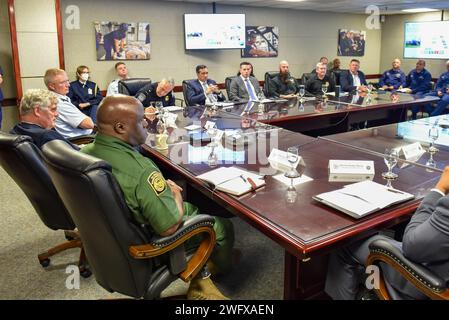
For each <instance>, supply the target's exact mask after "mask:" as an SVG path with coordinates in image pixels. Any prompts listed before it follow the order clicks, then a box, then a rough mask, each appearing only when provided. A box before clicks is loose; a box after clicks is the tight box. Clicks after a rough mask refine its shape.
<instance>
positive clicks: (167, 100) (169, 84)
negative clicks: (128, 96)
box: [135, 78, 175, 108]
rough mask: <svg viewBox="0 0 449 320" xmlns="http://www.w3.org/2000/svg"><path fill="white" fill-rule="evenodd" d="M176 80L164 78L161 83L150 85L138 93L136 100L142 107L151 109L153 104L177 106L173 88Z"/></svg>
mask: <svg viewBox="0 0 449 320" xmlns="http://www.w3.org/2000/svg"><path fill="white" fill-rule="evenodd" d="M174 87H175V80H174V79H173V78H164V79H162V80H161V81H159V82H154V83H149V84H147V85H146V86H144V87H143V88H142V89H140V90H139V91H138V92H137V93H136V96H135V97H136V98H137V100H139V101H140V102H141V103H142V105H143V106H144V107H145V108H146V107H150V106H151V104H152V103H155V102H157V101H160V102H162V106H164V107H166V106H173V105H175V96H174V95H173V88H174Z"/></svg>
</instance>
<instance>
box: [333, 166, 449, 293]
mask: <svg viewBox="0 0 449 320" xmlns="http://www.w3.org/2000/svg"><path fill="white" fill-rule="evenodd" d="M448 194H449V166H448V167H446V168H445V169H444V172H443V174H442V175H441V178H440V180H439V181H438V183H437V185H436V186H435V188H434V189H432V190H430V192H429V194H428V195H427V196H426V197H425V198H424V199H423V201H422V202H421V205H420V206H419V208H418V209H417V210H416V212H415V213H414V215H413V216H412V218H411V220H410V222H409V223H408V225H407V227H406V229H405V232H404V237H403V239H402V242H398V241H395V240H393V239H390V238H388V237H385V236H381V235H376V236H373V237H371V238H368V239H367V240H364V241H361V242H357V243H354V244H352V245H349V246H348V247H345V248H343V249H342V250H339V251H338V252H335V253H332V254H331V256H330V260H329V268H328V273H327V278H326V287H325V291H326V293H327V294H329V295H330V296H331V297H332V298H333V299H345V300H352V299H355V298H356V295H357V293H358V291H359V288H360V286H362V285H363V275H364V274H365V273H364V263H365V261H366V259H367V257H368V254H369V249H368V245H369V244H370V243H371V242H372V241H374V240H376V239H379V238H383V239H387V240H388V241H389V242H391V243H392V244H393V245H394V246H396V247H398V248H399V249H401V250H402V252H403V254H404V256H405V257H407V258H408V259H410V260H412V261H414V262H415V263H419V264H422V265H423V266H425V267H426V268H428V269H429V270H431V271H432V272H433V273H435V274H436V275H438V276H440V277H441V278H442V279H444V280H445V281H446V283H449V249H448V248H449V196H448ZM381 268H382V272H383V273H384V276H385V281H386V283H387V288H388V291H389V293H390V294H391V296H392V297H393V298H394V299H425V298H426V296H425V295H424V294H422V293H421V292H419V291H418V290H417V289H416V288H415V287H414V286H413V285H412V284H411V283H410V282H408V281H406V280H405V279H404V278H403V277H401V276H400V274H399V273H398V272H396V271H395V270H393V269H392V268H391V267H389V266H387V265H383V266H382V267H381ZM365 276H366V274H365Z"/></svg>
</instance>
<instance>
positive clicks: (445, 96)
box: [426, 60, 449, 117]
mask: <svg viewBox="0 0 449 320" xmlns="http://www.w3.org/2000/svg"><path fill="white" fill-rule="evenodd" d="M446 68H447V71H446V72H444V73H443V74H442V75H441V76H440V78H439V79H438V82H437V84H436V86H435V90H433V91H432V92H430V93H428V94H427V95H429V96H434V97H439V98H440V101H439V102H438V104H437V106H436V108H435V110H433V111H432V107H431V106H427V107H426V111H427V113H428V114H429V115H430V116H431V117H433V116H438V115H440V114H442V113H443V112H444V110H445V109H446V107H447V106H448V105H449V60H448V61H446Z"/></svg>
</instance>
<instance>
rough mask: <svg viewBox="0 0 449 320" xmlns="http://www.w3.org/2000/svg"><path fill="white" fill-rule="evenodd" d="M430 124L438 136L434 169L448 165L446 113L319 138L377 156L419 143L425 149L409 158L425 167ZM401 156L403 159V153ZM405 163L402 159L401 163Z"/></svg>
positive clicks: (448, 148) (435, 141) (448, 130)
mask: <svg viewBox="0 0 449 320" xmlns="http://www.w3.org/2000/svg"><path fill="white" fill-rule="evenodd" d="M432 127H433V128H435V129H436V130H437V132H438V137H437V138H436V139H435V140H434V143H435V146H436V147H437V148H438V152H437V153H436V154H435V155H434V156H433V158H434V160H435V163H436V168H437V169H438V170H443V169H444V167H445V166H447V165H449V115H447V114H445V115H440V116H436V117H429V118H421V119H418V120H411V121H404V122H400V123H396V124H390V125H385V126H380V127H374V128H367V129H364V130H357V131H351V132H347V133H339V134H335V135H328V136H325V137H323V139H327V140H329V141H333V142H337V143H339V144H342V145H344V146H349V147H353V148H357V149H359V150H363V151H364V152H371V153H375V154H379V155H382V154H383V153H384V151H385V149H386V148H390V149H391V148H398V149H399V148H401V147H403V146H408V145H411V144H413V143H419V144H420V145H421V146H422V148H423V149H424V151H426V152H425V153H424V154H422V156H421V157H419V159H413V160H412V161H413V162H414V163H415V165H421V166H426V162H427V161H428V160H429V157H430V155H429V153H428V148H429V146H430V143H431V141H432V139H431V137H430V136H429V130H430V129H431V128H432ZM402 158H403V159H405V160H407V159H406V158H405V157H404V156H402ZM406 163H407V162H406V161H404V162H403V163H402V165H405V164H406Z"/></svg>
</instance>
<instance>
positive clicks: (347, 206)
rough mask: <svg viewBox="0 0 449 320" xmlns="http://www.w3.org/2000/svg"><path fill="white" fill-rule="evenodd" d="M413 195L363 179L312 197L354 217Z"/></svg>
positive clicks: (359, 216) (410, 197)
mask: <svg viewBox="0 0 449 320" xmlns="http://www.w3.org/2000/svg"><path fill="white" fill-rule="evenodd" d="M413 198H414V195H412V194H410V193H407V192H404V191H400V190H397V189H391V188H387V187H386V186H384V185H381V184H379V183H376V182H373V181H363V182H357V183H353V184H349V185H346V186H345V187H343V188H341V189H338V190H335V191H331V192H325V193H321V194H318V195H316V196H314V197H313V199H315V200H317V201H319V202H321V203H323V204H326V205H328V206H330V207H332V208H334V209H337V210H339V211H341V212H344V213H346V214H348V215H350V216H352V217H354V218H356V219H359V218H362V217H364V216H366V215H368V214H370V213H373V212H376V211H379V210H381V209H384V208H386V207H389V206H391V205H394V204H397V203H401V202H404V201H407V200H410V199H413Z"/></svg>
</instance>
